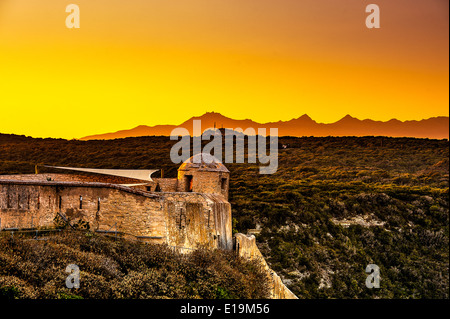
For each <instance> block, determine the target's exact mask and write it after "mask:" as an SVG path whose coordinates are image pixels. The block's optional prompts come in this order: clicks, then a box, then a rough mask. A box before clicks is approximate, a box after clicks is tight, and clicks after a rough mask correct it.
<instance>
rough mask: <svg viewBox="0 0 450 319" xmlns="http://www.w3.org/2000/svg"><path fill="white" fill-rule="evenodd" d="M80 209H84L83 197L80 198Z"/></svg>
mask: <svg viewBox="0 0 450 319" xmlns="http://www.w3.org/2000/svg"><path fill="white" fill-rule="evenodd" d="M80 209H83V196H80Z"/></svg>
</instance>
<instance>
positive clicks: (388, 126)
mask: <svg viewBox="0 0 450 319" xmlns="http://www.w3.org/2000/svg"><path fill="white" fill-rule="evenodd" d="M194 120H201V121H202V122H201V124H202V131H205V130H206V129H208V128H213V127H216V128H227V129H236V128H241V129H243V130H245V129H247V128H254V129H255V130H257V129H258V128H266V129H267V132H269V129H270V128H278V136H297V137H301V136H390V137H416V138H431V139H448V138H449V117H448V116H439V117H432V118H429V119H424V120H419V121H415V120H413V121H399V120H397V119H392V120H389V121H386V122H383V121H374V120H370V119H367V120H359V119H357V118H354V117H352V116H350V115H346V116H345V117H343V118H342V119H340V120H339V121H337V122H334V123H329V124H324V123H317V122H316V121H314V120H313V119H311V118H310V117H309V116H308V115H306V114H305V115H302V116H300V117H299V118H295V119H292V120H290V121H278V122H269V123H257V122H255V121H252V120H250V119H245V120H235V119H232V118H229V117H226V116H224V115H222V114H220V113H215V112H207V113H205V114H203V115H202V116H199V117H192V118H190V119H189V120H187V121H185V122H183V123H181V124H180V125H156V126H146V125H140V126H137V127H135V128H132V129H129V130H121V131H117V132H112V133H105V134H98V135H91V136H85V137H82V138H81V140H93V139H100V140H101V139H103V140H109V139H116V138H126V137H137V136H170V134H171V132H172V130H173V129H175V128H177V127H182V128H185V129H187V130H188V131H189V132H190V134H191V135H192V125H193V121H194Z"/></svg>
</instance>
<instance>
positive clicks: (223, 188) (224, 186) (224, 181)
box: [221, 178, 227, 190]
mask: <svg viewBox="0 0 450 319" xmlns="http://www.w3.org/2000/svg"><path fill="white" fill-rule="evenodd" d="M221 188H222V190H226V189H227V179H226V178H222V180H221Z"/></svg>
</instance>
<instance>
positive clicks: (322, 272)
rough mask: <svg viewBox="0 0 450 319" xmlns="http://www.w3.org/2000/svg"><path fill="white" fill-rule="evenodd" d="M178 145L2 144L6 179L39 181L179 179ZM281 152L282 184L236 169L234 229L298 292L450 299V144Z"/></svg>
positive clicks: (365, 143) (331, 142)
mask: <svg viewBox="0 0 450 319" xmlns="http://www.w3.org/2000/svg"><path fill="white" fill-rule="evenodd" d="M174 143H175V141H170V140H169V138H167V137H137V138H126V139H117V140H109V141H97V140H92V141H67V140H57V139H32V138H28V137H24V136H12V135H0V174H11V173H33V172H34V166H35V164H36V163H44V164H50V165H57V166H85V167H97V168H124V169H125V168H135V169H138V168H146V169H153V168H156V169H161V168H162V169H164V175H165V177H175V176H176V169H177V167H178V165H177V164H174V163H172V162H171V161H170V148H171V146H172V145H173V144H174ZM280 144H283V145H286V148H285V149H280V151H279V167H278V171H277V173H276V174H273V175H260V174H258V172H259V166H258V165H256V164H226V166H227V167H228V168H229V170H230V172H231V180H230V203H231V204H232V213H233V218H234V230H235V231H239V232H244V233H245V232H247V230H248V229H256V231H253V232H254V233H255V234H256V238H257V243H258V245H259V248H260V250H261V252H262V253H263V255H264V257H265V259H266V261H267V262H268V263H269V265H270V267H271V268H272V269H273V270H274V271H276V272H277V273H278V274H279V275H280V276H281V278H282V279H283V281H284V282H285V284H286V285H287V286H288V288H289V289H290V290H291V291H292V292H293V293H295V294H296V295H297V296H298V297H299V298H448V297H449V295H448V291H449V227H448V225H449V194H448V186H449V144H448V141H447V140H429V139H413V138H387V137H320V138H319V137H304V138H297V137H283V138H280ZM157 174H158V173H156V174H155V176H156V175H157ZM124 258H125V257H124ZM129 258H132V257H129ZM368 264H376V265H378V266H379V267H380V273H381V289H368V288H366V286H365V280H366V277H367V274H366V273H365V269H366V266H367V265H368ZM249 280H250V279H249ZM93 289H94V288H93Z"/></svg>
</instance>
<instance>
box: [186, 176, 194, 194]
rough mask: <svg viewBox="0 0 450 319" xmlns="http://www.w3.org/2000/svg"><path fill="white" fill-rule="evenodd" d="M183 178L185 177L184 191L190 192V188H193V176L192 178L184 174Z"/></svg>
mask: <svg viewBox="0 0 450 319" xmlns="http://www.w3.org/2000/svg"><path fill="white" fill-rule="evenodd" d="M184 178H185V185H186V186H185V187H186V189H185V191H186V192H192V189H193V178H192V175H185V176H184Z"/></svg>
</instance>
